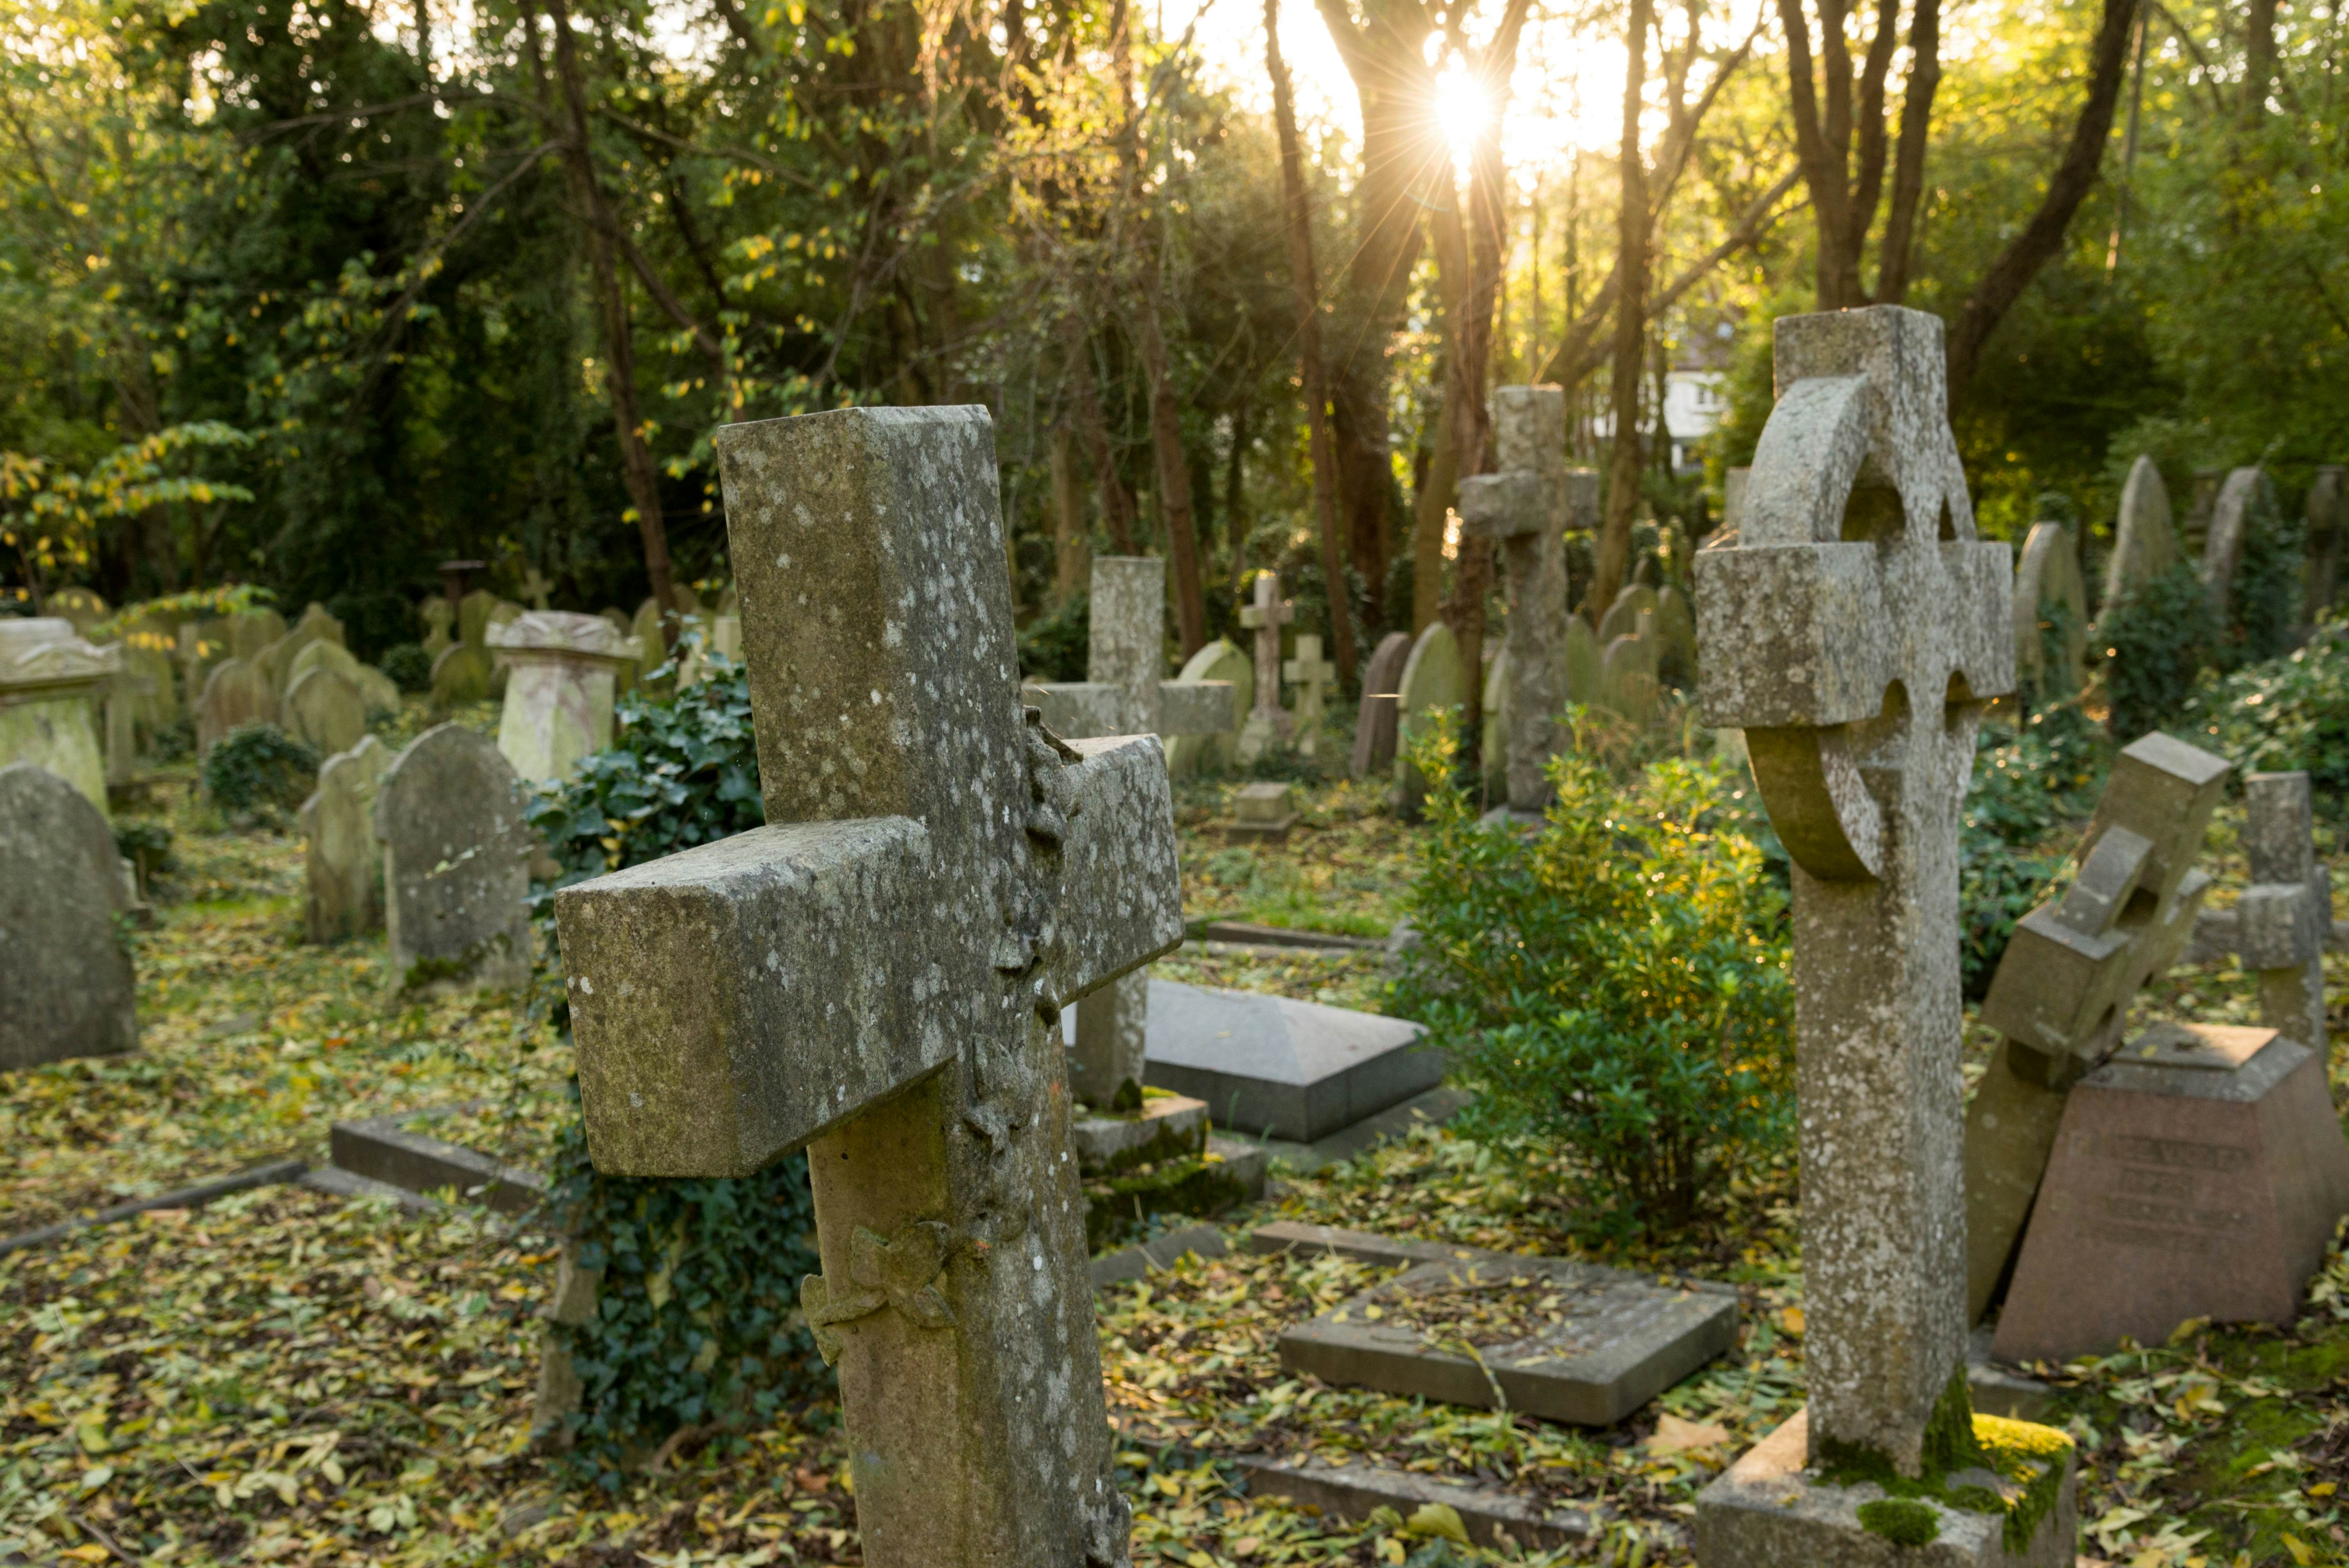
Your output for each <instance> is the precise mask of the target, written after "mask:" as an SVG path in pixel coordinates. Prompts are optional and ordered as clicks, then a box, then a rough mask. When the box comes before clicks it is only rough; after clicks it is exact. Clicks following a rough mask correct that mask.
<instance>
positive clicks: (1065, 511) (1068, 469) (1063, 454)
mask: <svg viewBox="0 0 2349 1568" xmlns="http://www.w3.org/2000/svg"><path fill="white" fill-rule="evenodd" d="M1086 545H1087V541H1086V538H1085V490H1084V481H1083V480H1081V479H1079V478H1078V477H1077V442H1076V437H1075V436H1074V435H1073V434H1072V433H1071V431H1070V429H1069V426H1068V423H1067V421H1065V420H1063V421H1061V423H1060V424H1057V425H1055V426H1053V427H1052V599H1053V602H1054V603H1067V602H1068V599H1069V597H1070V595H1071V594H1074V593H1082V592H1083V591H1084V588H1085V566H1086V562H1087V559H1088V557H1090V556H1091V555H1092V551H1091V550H1089V549H1088V548H1087V547H1086Z"/></svg>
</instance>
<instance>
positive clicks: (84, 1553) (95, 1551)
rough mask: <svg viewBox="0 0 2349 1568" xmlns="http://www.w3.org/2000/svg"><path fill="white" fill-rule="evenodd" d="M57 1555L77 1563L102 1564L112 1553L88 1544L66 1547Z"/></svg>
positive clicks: (91, 1543) (93, 1544) (101, 1547)
mask: <svg viewBox="0 0 2349 1568" xmlns="http://www.w3.org/2000/svg"><path fill="white" fill-rule="evenodd" d="M57 1555H58V1556H60V1557H70V1558H72V1559H73V1560H74V1561H75V1562H77V1563H103V1562H105V1561H106V1560H107V1559H108V1558H109V1557H110V1556H112V1555H113V1553H110V1552H109V1551H107V1549H106V1548H105V1547H103V1546H100V1545H98V1544H97V1543H95V1542H88V1543H86V1544H83V1545H80V1546H68V1547H67V1548H66V1549H65V1550H64V1551H63V1552H60V1553H57Z"/></svg>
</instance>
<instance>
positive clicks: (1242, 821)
mask: <svg viewBox="0 0 2349 1568" xmlns="http://www.w3.org/2000/svg"><path fill="white" fill-rule="evenodd" d="M1295 826H1297V789H1296V787H1295V786H1293V785H1288V784H1275V783H1271V782H1266V783H1262V784H1243V785H1241V786H1240V788H1239V791H1238V793H1237V794H1235V795H1234V796H1233V797H1232V820H1231V825H1230V827H1229V829H1228V830H1227V831H1229V832H1230V834H1231V836H1232V837H1233V838H1235V839H1264V840H1268V841H1271V842H1273V843H1278V842H1280V841H1282V840H1283V839H1286V838H1288V830H1289V829H1291V828H1293V827H1295Z"/></svg>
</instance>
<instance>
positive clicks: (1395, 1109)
mask: <svg viewBox="0 0 2349 1568" xmlns="http://www.w3.org/2000/svg"><path fill="white" fill-rule="evenodd" d="M1474 1099H1475V1096H1474V1095H1472V1094H1470V1093H1469V1092H1468V1091H1467V1090H1466V1089H1464V1088H1453V1087H1452V1086H1451V1085H1449V1084H1437V1085H1436V1086H1435V1087H1434V1088H1423V1089H1422V1090H1420V1091H1419V1092H1418V1093H1417V1094H1415V1095H1413V1096H1412V1097H1411V1098H1410V1099H1406V1100H1403V1101H1402V1102H1400V1103H1399V1104H1395V1105H1391V1106H1389V1107H1387V1108H1386V1109H1384V1110H1374V1111H1372V1112H1371V1114H1370V1115H1368V1116H1366V1117H1364V1118H1362V1119H1361V1120H1360V1121H1357V1122H1355V1123H1354V1124H1353V1125H1352V1126H1350V1127H1341V1128H1340V1129H1339V1130H1337V1131H1335V1132H1333V1133H1330V1135H1329V1136H1328V1137H1326V1138H1324V1139H1322V1140H1320V1141H1319V1142H1318V1143H1295V1142H1291V1141H1290V1140H1288V1139H1285V1138H1268V1139H1265V1140H1262V1147H1263V1148H1264V1149H1265V1150H1266V1151H1267V1152H1268V1153H1269V1154H1271V1156H1272V1157H1273V1158H1274V1159H1275V1160H1283V1161H1288V1163H1289V1164H1291V1165H1294V1166H1296V1167H1297V1168H1298V1169H1299V1171H1307V1172H1311V1171H1319V1170H1320V1169H1321V1168H1322V1167H1323V1166H1326V1165H1336V1164H1339V1163H1340V1162H1341V1161H1348V1160H1351V1159H1353V1158H1354V1157H1355V1156H1356V1155H1358V1154H1360V1153H1361V1152H1362V1151H1363V1150H1366V1149H1368V1148H1370V1147H1371V1145H1372V1144H1374V1143H1377V1142H1380V1141H1381V1140H1385V1139H1389V1138H1401V1137H1402V1136H1403V1135H1404V1134H1405V1133H1407V1132H1409V1131H1410V1130H1412V1128H1413V1125H1414V1123H1416V1122H1420V1121H1425V1122H1427V1123H1429V1124H1430V1125H1432V1126H1435V1127H1442V1126H1443V1125H1444V1123H1445V1122H1447V1121H1450V1120H1451V1119H1453V1118H1454V1117H1455V1116H1457V1115H1459V1114H1460V1113H1461V1112H1462V1111H1464V1110H1465V1109H1468V1106H1469V1103H1470V1102H1471V1101H1472V1100H1474Z"/></svg>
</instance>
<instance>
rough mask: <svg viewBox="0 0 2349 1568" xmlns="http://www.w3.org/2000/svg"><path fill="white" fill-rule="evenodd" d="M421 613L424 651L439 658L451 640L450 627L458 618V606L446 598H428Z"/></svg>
mask: <svg viewBox="0 0 2349 1568" xmlns="http://www.w3.org/2000/svg"><path fill="white" fill-rule="evenodd" d="M419 614H421V615H422V616H423V617H424V625H425V633H424V651H425V653H426V654H427V655H429V656H430V657H433V658H436V659H437V658H439V657H440V654H441V651H442V650H443V649H445V648H447V647H448V645H449V644H450V641H451V639H450V635H449V627H450V623H452V622H454V621H455V620H456V619H457V606H456V605H454V604H452V603H450V602H449V601H448V600H446V599H427V600H426V601H425V602H424V608H423V609H422V610H421V611H419Z"/></svg>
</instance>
